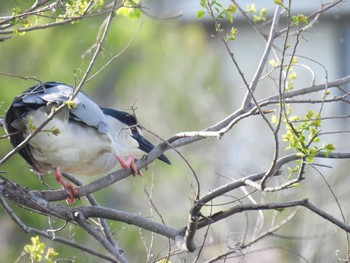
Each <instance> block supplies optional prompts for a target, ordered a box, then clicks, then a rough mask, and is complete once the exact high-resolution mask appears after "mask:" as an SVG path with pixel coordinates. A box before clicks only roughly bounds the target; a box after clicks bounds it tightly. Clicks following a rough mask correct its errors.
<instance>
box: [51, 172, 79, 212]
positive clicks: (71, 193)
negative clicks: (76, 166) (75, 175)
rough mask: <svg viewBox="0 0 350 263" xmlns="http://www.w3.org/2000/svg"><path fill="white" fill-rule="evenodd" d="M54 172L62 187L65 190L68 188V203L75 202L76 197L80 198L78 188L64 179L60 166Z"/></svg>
mask: <svg viewBox="0 0 350 263" xmlns="http://www.w3.org/2000/svg"><path fill="white" fill-rule="evenodd" d="M53 173H54V175H55V178H56V181H57V182H59V183H60V184H61V185H62V188H63V189H64V190H67V195H68V197H67V199H66V202H67V204H68V205H70V204H73V203H74V202H75V198H78V199H79V200H80V198H79V192H78V190H77V189H76V188H75V187H74V186H73V185H71V184H70V183H68V182H66V181H64V180H63V177H62V174H61V172H60V171H59V170H58V168H54V170H53Z"/></svg>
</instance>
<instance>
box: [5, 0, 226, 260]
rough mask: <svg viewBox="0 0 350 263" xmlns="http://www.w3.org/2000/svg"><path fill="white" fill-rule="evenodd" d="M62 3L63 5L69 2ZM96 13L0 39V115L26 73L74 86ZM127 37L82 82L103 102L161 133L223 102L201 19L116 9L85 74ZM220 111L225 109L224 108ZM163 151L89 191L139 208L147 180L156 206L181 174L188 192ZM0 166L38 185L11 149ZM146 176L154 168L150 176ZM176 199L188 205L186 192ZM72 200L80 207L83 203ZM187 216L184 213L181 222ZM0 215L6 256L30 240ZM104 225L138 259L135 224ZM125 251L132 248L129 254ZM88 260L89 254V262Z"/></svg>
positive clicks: (195, 123)
mask: <svg viewBox="0 0 350 263" xmlns="http://www.w3.org/2000/svg"><path fill="white" fill-rule="evenodd" d="M74 2H75V3H77V1H74ZM12 4H13V2H7V3H6V4H5V5H3V3H2V6H1V12H2V14H4V13H8V12H10V13H11V11H10V10H11V8H12V7H13V6H12ZM66 4H69V1H68V2H67V3H66ZM17 5H21V7H22V8H24V7H25V6H23V5H27V7H28V5H29V3H28V2H27V1H19V2H17ZM72 8H73V7H72ZM17 11H19V10H17ZM103 19H104V17H102V16H97V17H93V18H89V19H86V20H83V21H80V22H79V23H73V24H71V23H70V24H66V25H63V26H59V27H54V28H48V29H44V30H39V31H33V32H28V33H26V34H24V35H23V34H16V35H14V36H13V38H12V39H10V40H6V41H4V42H1V43H0V48H1V52H0V60H1V62H2V63H1V69H0V72H1V75H0V100H1V104H0V112H1V113H0V114H1V116H4V114H5V111H6V108H7V107H8V105H9V104H10V102H11V101H12V99H13V98H14V96H16V95H18V94H19V93H21V92H22V91H23V90H25V89H26V88H28V87H30V86H32V85H34V84H35V83H36V82H35V81H34V80H33V79H30V78H36V79H39V80H41V81H59V82H64V83H67V84H70V85H74V82H75V78H77V79H78V80H79V79H80V78H81V76H82V74H83V72H84V70H85V69H86V68H87V66H88V64H89V62H90V59H91V55H92V53H93V51H94V44H95V42H96V36H97V35H98V33H99V30H100V25H101V24H102V22H103ZM134 37H135V39H134V40H133V42H132V43H131V45H130V47H129V48H128V49H127V50H126V51H125V52H123V53H122V54H121V55H120V56H119V57H118V58H117V59H116V60H114V61H113V62H112V64H111V65H109V66H108V67H107V68H105V69H104V70H103V71H102V72H101V73H100V74H98V75H97V76H96V77H95V78H94V79H92V80H91V81H89V82H88V83H87V84H86V85H85V86H84V88H83V89H84V90H85V91H86V92H87V93H89V95H91V96H92V97H93V98H94V99H96V101H97V102H98V103H99V104H101V105H104V106H109V107H114V108H118V109H122V110H126V109H130V108H131V106H136V108H137V109H136V114H137V116H138V119H139V121H140V122H141V124H142V125H144V126H145V127H146V128H147V129H149V130H151V131H153V132H156V133H157V134H158V135H159V136H161V137H163V138H166V137H167V136H170V135H172V134H174V133H176V132H179V131H183V130H191V129H202V128H204V127H206V126H207V125H210V124H212V123H213V122H214V120H215V121H216V120H217V118H218V116H217V114H220V112H222V111H223V109H221V110H220V109H218V111H217V112H216V113H213V111H212V108H211V107H208V105H214V104H218V105H222V107H224V104H223V103H222V101H224V100H225V94H224V92H223V88H222V87H220V86H219V85H218V76H219V74H218V73H219V71H220V69H219V67H218V65H219V61H218V58H217V56H216V54H215V52H213V51H212V50H211V51H209V50H210V46H208V43H207V33H206V31H205V29H204V28H203V27H202V26H201V25H199V24H195V25H193V24H181V23H178V21H176V20H169V21H167V22H166V23H164V21H162V20H157V19H150V18H148V17H145V16H143V17H142V18H141V19H138V20H130V19H127V18H124V17H122V16H117V17H116V18H115V20H114V21H113V24H112V27H111V30H110V32H109V34H108V37H107V41H106V43H105V45H104V48H103V50H102V53H101V54H100V56H99V58H98V59H97V61H96V64H95V67H94V69H93V73H94V72H97V71H98V70H99V69H100V68H101V67H103V66H104V65H105V64H106V63H107V62H108V61H109V60H110V59H111V58H112V57H113V56H115V55H116V54H117V53H119V52H120V51H121V50H122V49H123V48H124V47H125V46H126V45H127V44H128V43H129V42H130V41H131V40H132V39H133V38H134ZM203 55H204V56H205V57H203ZM199 58H201V59H199ZM203 61H204V62H203ZM14 76H19V77H14ZM23 78H28V79H23ZM189 88H190V89H189ZM194 94H195V95H194ZM221 116H224V113H222V114H221ZM221 116H220V117H221ZM2 133H3V132H2ZM145 136H146V137H148V138H150V140H151V141H153V142H156V141H157V138H154V137H152V136H151V134H147V132H145ZM199 147H201V146H199ZM11 148H12V147H11V145H10V143H9V142H8V141H7V140H1V141H0V153H1V156H4V155H5V154H6V153H7V152H8V151H9V150H10V149H11ZM168 156H170V159H171V161H172V163H173V165H172V166H167V165H164V164H161V163H156V164H155V165H154V167H152V169H149V170H150V171H149V172H144V177H143V178H130V179H127V180H124V181H123V182H120V183H118V184H117V185H116V186H113V187H109V188H108V189H106V191H101V192H98V193H96V197H97V199H98V200H99V202H101V203H102V204H106V205H107V206H110V207H113V208H118V209H125V210H127V211H130V212H135V213H138V212H139V213H142V214H145V215H147V214H149V202H148V200H147V198H145V194H144V189H146V188H149V186H150V185H151V184H154V187H155V189H157V192H155V193H154V196H155V198H161V199H162V200H163V201H164V204H162V203H160V204H159V205H160V209H163V208H165V207H166V206H167V204H166V201H167V200H169V202H170V200H171V198H172V196H171V195H169V194H166V195H165V192H167V191H168V189H169V187H171V189H172V188H173V187H174V185H176V184H177V183H179V182H182V185H183V184H184V182H185V184H187V187H188V192H189V193H190V192H191V180H192V178H191V177H189V176H188V174H189V171H188V170H187V168H186V167H185V166H184V164H183V163H182V162H180V161H179V160H177V159H178V158H175V157H176V155H175V154H171V153H169V154H168ZM191 158H193V160H192V161H195V162H196V157H190V160H191ZM197 162H199V160H198V161H197ZM201 166H202V168H201V169H203V170H205V165H203V163H201ZM201 169H200V170H201ZM2 170H5V171H6V174H5V176H6V177H7V178H9V179H10V180H12V181H14V182H17V183H20V184H21V185H22V186H24V187H28V188H30V189H46V187H45V186H44V185H43V184H41V183H40V180H39V179H40V178H37V177H36V176H35V175H34V174H33V173H32V172H31V171H30V167H29V165H28V164H27V163H25V161H24V160H23V159H22V158H21V157H19V156H18V155H17V156H15V157H12V158H11V159H10V160H9V161H8V162H7V163H6V164H5V165H4V166H3V167H2ZM151 174H152V175H154V178H155V179H154V181H153V179H152V178H153V176H151ZM179 174H183V175H184V177H182V178H181V177H180V178H179V177H175V175H176V176H177V175H179ZM168 177H173V180H172V182H171V186H170V185H169V182H167V178H168ZM43 179H44V181H45V182H46V183H47V184H49V185H50V186H51V187H52V188H54V189H56V188H58V187H59V186H58V184H57V183H56V182H55V181H54V179H53V176H51V175H48V176H44V177H43ZM82 180H86V181H88V180H92V179H89V178H82ZM186 182H187V183H186ZM181 187H183V186H181ZM113 189H115V190H113ZM83 202H84V200H82V203H83ZM184 204H185V205H186V204H187V205H188V204H189V203H188V197H186V196H184ZM76 205H81V202H78V203H77V204H76ZM14 209H15V211H16V213H17V214H18V215H19V216H20V217H21V219H22V220H23V221H24V223H26V224H28V225H29V226H33V227H39V228H44V229H45V227H46V228H50V227H54V228H55V227H59V226H61V225H63V222H61V221H60V220H53V222H48V219H47V218H46V217H43V216H38V215H36V214H31V213H28V211H23V210H22V209H20V208H17V207H14ZM174 213H175V211H174ZM165 217H166V218H167V219H168V221H167V222H168V223H175V222H177V223H178V221H174V219H173V218H174V217H172V213H168V214H166V215H165ZM177 218H178V217H177ZM171 220H173V221H171ZM185 220H186V215H184V221H183V222H185ZM0 222H3V223H2V224H1V229H2V237H3V240H6V242H5V243H2V244H1V249H0V259H1V260H4V259H6V260H7V262H11V261H13V259H16V258H18V256H19V255H20V253H21V250H22V248H23V246H24V245H25V244H27V243H29V241H28V240H29V239H30V235H26V234H25V233H24V232H23V231H22V230H20V229H18V228H17V226H15V225H14V222H13V221H11V219H10V218H9V216H8V215H7V214H6V213H4V211H3V210H0ZM110 223H111V224H112V225H113V228H114V229H115V231H116V233H117V234H116V239H117V240H118V241H119V239H120V238H119V237H121V236H122V239H121V240H120V243H121V247H123V248H125V250H126V252H128V251H129V250H130V249H129V248H132V249H131V251H130V252H131V253H132V254H131V255H127V256H129V257H130V260H131V262H143V261H144V256H145V254H146V253H145V252H144V248H143V243H142V241H141V240H140V233H139V231H138V230H137V229H136V228H135V227H132V226H125V225H124V224H120V223H118V222H110ZM62 232H66V234H67V235H69V236H72V237H73V236H74V239H76V240H77V241H81V242H83V243H84V244H85V245H91V246H94V240H87V239H86V235H85V234H84V231H80V230H79V229H76V228H75V227H70V228H68V229H67V228H66V229H65V230H63V231H62ZM62 232H60V233H59V234H61V233H62ZM143 234H144V235H145V237H146V238H147V237H149V238H151V236H150V235H149V234H148V233H143ZM44 242H45V243H46V244H47V246H53V247H54V248H55V250H56V251H57V252H58V253H59V258H61V259H75V260H77V262H81V261H79V259H80V258H85V257H86V255H83V254H79V253H77V251H76V250H73V249H71V248H68V247H67V246H63V245H60V244H59V243H52V242H50V241H48V240H45V241H44ZM159 242H160V243H159V244H160V246H159V247H158V249H159V248H162V249H163V248H164V244H163V242H164V240H162V239H160V241H159ZM159 244H158V245H159ZM132 251H140V253H136V254H135V253H133V252H132ZM93 260H94V259H91V260H90V261H89V262H94V261H93Z"/></svg>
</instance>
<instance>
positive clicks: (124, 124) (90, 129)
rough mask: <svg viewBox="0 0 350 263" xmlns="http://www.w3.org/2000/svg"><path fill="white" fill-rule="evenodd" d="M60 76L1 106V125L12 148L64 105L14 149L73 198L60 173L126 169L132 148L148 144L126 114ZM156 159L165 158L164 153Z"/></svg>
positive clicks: (73, 191)
mask: <svg viewBox="0 0 350 263" xmlns="http://www.w3.org/2000/svg"><path fill="white" fill-rule="evenodd" d="M73 92H74V88H73V87H72V86H69V85H67V84H64V83H60V82H53V81H50V82H42V83H38V84H37V85H34V86H32V87H30V88H28V89H27V90H25V91H24V92H23V93H21V94H20V95H18V96H16V97H15V98H14V100H13V102H12V103H11V105H10V106H9V108H8V109H7V111H6V115H5V119H4V128H5V131H6V132H7V134H8V136H9V139H10V142H11V144H12V145H13V147H14V148H16V147H17V146H18V145H19V144H20V143H22V142H23V141H24V140H25V139H26V138H27V137H28V136H30V135H31V134H32V133H33V132H35V131H36V130H37V129H38V128H39V127H40V125H41V124H42V123H43V122H44V121H45V120H47V118H48V117H49V116H50V115H51V114H52V113H53V112H54V111H55V110H56V109H57V108H58V107H59V106H60V105H62V104H65V105H66V106H65V107H63V109H62V110H60V111H59V112H57V114H55V115H54V117H53V118H52V119H51V120H50V121H49V122H48V123H47V124H46V125H45V126H44V127H43V128H42V129H41V130H40V131H39V132H38V133H37V134H35V136H33V137H32V138H31V139H30V140H29V142H28V143H27V144H25V145H24V147H22V148H20V149H19V151H18V153H19V154H20V155H21V156H22V157H23V158H24V160H25V161H26V162H27V163H28V164H29V165H30V166H31V167H32V170H33V171H34V172H36V173H39V174H44V173H48V172H51V171H52V172H53V174H54V176H55V178H56V180H57V181H58V182H59V183H60V184H61V185H62V188H63V189H65V190H66V191H67V196H68V197H67V203H69V204H70V203H73V202H74V200H75V198H77V197H78V198H79V193H78V191H77V189H76V188H75V187H74V186H73V185H71V184H70V183H68V182H66V181H65V180H64V179H63V177H62V173H65V174H71V175H75V176H102V175H106V174H109V173H111V172H113V171H115V170H116V167H117V165H118V163H119V164H120V166H121V167H122V168H123V169H126V170H127V169H130V168H131V169H132V173H133V175H136V174H138V175H142V173H141V172H140V171H139V170H138V169H137V167H136V165H135V160H137V158H136V157H135V154H140V153H143V154H145V153H149V152H150V151H151V150H152V149H153V148H154V145H153V144H152V143H150V142H149V141H148V140H147V139H146V138H144V137H143V133H142V129H141V127H140V125H139V123H138V121H137V119H136V117H135V116H134V115H132V114H129V113H127V112H124V111H119V110H115V109H110V108H104V107H100V106H98V105H97V104H96V103H95V102H94V101H93V100H92V99H91V98H90V97H89V96H88V95H87V94H86V93H84V92H83V91H79V92H78V93H77V95H76V96H75V97H74V99H73V100H71V99H70V97H71V95H72V94H73ZM158 159H159V160H161V161H163V162H165V163H167V164H171V162H170V161H169V159H168V158H167V157H166V156H165V155H164V154H162V155H160V156H159V157H158Z"/></svg>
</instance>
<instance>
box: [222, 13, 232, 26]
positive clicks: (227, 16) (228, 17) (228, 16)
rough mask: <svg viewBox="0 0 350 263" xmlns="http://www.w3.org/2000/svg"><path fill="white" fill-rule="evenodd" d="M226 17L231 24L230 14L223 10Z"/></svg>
mask: <svg viewBox="0 0 350 263" xmlns="http://www.w3.org/2000/svg"><path fill="white" fill-rule="evenodd" d="M224 14H225V16H226V18H227V20H228V21H230V23H231V24H233V17H232V16H231V14H230V13H229V12H226V11H225V12H224Z"/></svg>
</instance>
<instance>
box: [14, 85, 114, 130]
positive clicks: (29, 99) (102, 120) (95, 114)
mask: <svg viewBox="0 0 350 263" xmlns="http://www.w3.org/2000/svg"><path fill="white" fill-rule="evenodd" d="M73 91H74V89H73V88H72V87H71V86H68V85H66V84H63V83H57V82H45V83H42V84H40V85H37V86H34V87H31V88H29V89H28V90H26V91H25V92H24V93H23V94H21V95H20V96H18V97H17V98H16V99H15V101H14V102H13V104H12V106H13V107H23V106H24V107H27V108H39V107H41V106H45V105H48V104H57V105H60V104H62V103H63V102H65V101H67V100H68V99H69V97H70V95H71V94H72V93H73ZM73 102H74V103H73V104H72V106H71V107H70V109H69V113H70V118H71V119H73V120H75V121H79V122H83V123H85V124H86V125H88V126H92V127H96V128H97V129H98V131H99V132H101V133H107V132H108V126H107V123H106V117H105V115H104V113H103V112H102V110H101V109H100V107H99V106H98V105H97V104H96V103H95V102H94V101H93V100H91V98H90V97H89V96H88V95H86V94H85V93H84V92H79V93H78V95H77V96H76V97H75V98H74V101H73Z"/></svg>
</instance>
